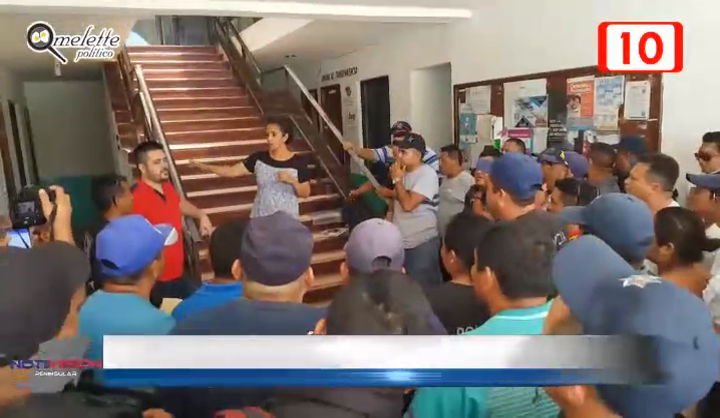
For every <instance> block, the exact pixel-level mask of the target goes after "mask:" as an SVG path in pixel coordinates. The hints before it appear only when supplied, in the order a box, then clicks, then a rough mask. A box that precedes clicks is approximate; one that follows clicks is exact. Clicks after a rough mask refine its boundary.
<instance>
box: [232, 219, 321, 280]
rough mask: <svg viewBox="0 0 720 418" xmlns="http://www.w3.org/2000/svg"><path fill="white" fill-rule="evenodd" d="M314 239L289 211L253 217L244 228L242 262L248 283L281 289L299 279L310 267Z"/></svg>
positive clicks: (241, 250)
mask: <svg viewBox="0 0 720 418" xmlns="http://www.w3.org/2000/svg"><path fill="white" fill-rule="evenodd" d="M312 252H313V236H312V233H311V232H310V230H309V229H308V228H307V227H306V226H305V225H303V224H302V222H300V221H299V220H298V219H296V218H295V217H293V216H292V215H290V214H288V213H287V212H283V211H277V212H275V213H273V214H272V215H268V216H260V217H257V218H252V219H250V221H249V222H248V224H247V226H246V227H245V236H244V237H243V241H242V248H241V249H240V263H241V265H242V269H243V272H244V273H245V274H246V275H247V277H248V279H249V280H252V281H253V282H257V283H260V284H262V285H265V286H282V285H285V284H288V283H290V282H293V281H295V280H297V279H298V278H299V277H300V276H302V274H303V273H305V272H306V271H307V269H308V268H309V267H310V263H311V260H312Z"/></svg>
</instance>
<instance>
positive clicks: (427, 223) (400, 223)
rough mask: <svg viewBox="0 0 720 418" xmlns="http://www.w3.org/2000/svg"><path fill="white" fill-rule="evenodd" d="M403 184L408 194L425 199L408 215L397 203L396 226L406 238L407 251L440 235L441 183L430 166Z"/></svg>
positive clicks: (394, 216) (413, 172) (405, 179)
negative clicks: (439, 204) (438, 226)
mask: <svg viewBox="0 0 720 418" xmlns="http://www.w3.org/2000/svg"><path fill="white" fill-rule="evenodd" d="M402 181H403V185H404V186H405V190H407V191H408V192H415V193H418V194H420V195H422V196H423V197H424V198H425V199H424V200H423V203H421V204H420V205H418V206H417V207H416V208H415V209H413V210H412V211H410V212H405V211H404V210H403V209H402V207H401V206H400V203H399V202H398V201H397V200H395V202H394V205H395V207H394V210H393V223H394V224H395V225H396V226H397V227H398V229H399V230H400V233H401V234H402V237H403V243H404V245H405V248H415V247H417V246H418V245H420V244H423V243H425V242H427V241H430V240H431V239H432V238H434V237H436V236H437V235H438V230H437V208H438V203H439V198H440V196H439V194H440V184H439V181H438V177H437V174H436V173H435V171H434V170H433V169H432V168H430V166H428V165H427V164H423V165H421V166H420V167H419V168H417V169H416V170H415V171H411V172H409V173H406V174H405V177H403V180H402Z"/></svg>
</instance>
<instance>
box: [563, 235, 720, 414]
mask: <svg viewBox="0 0 720 418" xmlns="http://www.w3.org/2000/svg"><path fill="white" fill-rule="evenodd" d="M553 279H554V280H555V285H556V287H557V289H558V292H559V294H560V296H561V297H562V299H563V301H564V302H565V303H566V304H567V306H568V307H569V308H570V311H571V312H572V313H573V316H574V317H575V318H577V320H578V321H579V322H580V323H581V324H582V326H583V333H584V334H586V335H638V336H648V337H655V338H656V341H655V345H654V348H655V352H654V353H648V354H654V355H655V357H656V359H657V361H658V365H657V366H658V368H659V371H660V372H661V373H662V374H663V375H664V377H665V380H664V381H663V382H662V383H659V384H653V385H598V386H597V391H598V395H599V396H600V398H601V399H602V400H603V401H604V402H605V403H606V404H607V405H608V406H609V407H610V408H611V409H612V410H613V411H614V412H616V413H618V414H620V415H621V416H623V417H626V418H645V417H672V416H673V414H675V413H678V412H679V411H683V410H685V409H686V408H687V407H689V406H690V405H692V404H693V403H695V402H697V401H698V400H700V399H702V398H703V396H705V394H707V392H708V391H709V390H710V388H711V387H712V386H713V384H714V383H715V381H716V380H717V379H718V376H720V339H718V336H717V334H716V333H715V330H714V328H713V323H712V318H711V315H710V313H709V311H708V309H707V307H706V306H705V304H704V302H703V300H702V299H701V298H698V297H697V296H695V295H693V294H692V293H690V292H689V291H687V290H686V289H683V288H681V287H679V286H677V285H675V284H674V283H672V282H670V281H667V280H664V279H662V278H659V277H656V276H651V275H647V274H642V273H639V272H638V271H636V270H635V269H633V267H632V266H630V265H629V264H628V263H627V262H626V261H624V260H623V259H622V258H621V257H620V256H619V255H618V254H616V253H615V252H614V251H613V249H612V248H610V247H609V246H608V245H607V244H606V243H604V242H602V241H601V240H600V239H598V238H597V237H593V236H582V237H580V238H578V239H576V240H574V241H570V242H569V243H567V244H566V245H565V246H564V247H562V248H561V249H560V251H558V253H557V255H556V256H555V258H554V259H553Z"/></svg>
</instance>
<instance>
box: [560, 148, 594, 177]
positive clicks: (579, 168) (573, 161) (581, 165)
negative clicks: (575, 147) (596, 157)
mask: <svg viewBox="0 0 720 418" xmlns="http://www.w3.org/2000/svg"><path fill="white" fill-rule="evenodd" d="M565 164H567V166H568V168H569V169H570V171H572V174H573V177H575V178H576V179H584V178H585V177H587V174H588V167H589V166H590V163H589V162H588V160H587V158H585V157H584V156H583V155H582V154H579V153H577V152H575V151H565Z"/></svg>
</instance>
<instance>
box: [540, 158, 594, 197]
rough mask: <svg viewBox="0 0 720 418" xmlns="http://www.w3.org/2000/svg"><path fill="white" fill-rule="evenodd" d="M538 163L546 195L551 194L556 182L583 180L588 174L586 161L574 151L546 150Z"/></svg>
mask: <svg viewBox="0 0 720 418" xmlns="http://www.w3.org/2000/svg"><path fill="white" fill-rule="evenodd" d="M538 162H539V163H540V164H541V165H542V171H543V178H544V180H545V185H546V187H547V191H548V193H552V191H553V189H554V188H555V182H556V181H557V180H560V179H564V178H568V177H572V178H576V179H584V178H585V177H586V176H587V174H588V161H587V159H585V157H583V156H582V155H580V154H578V153H577V152H574V151H563V150H561V149H559V148H548V149H546V150H545V151H543V152H542V153H541V154H540V155H539V156H538Z"/></svg>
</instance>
